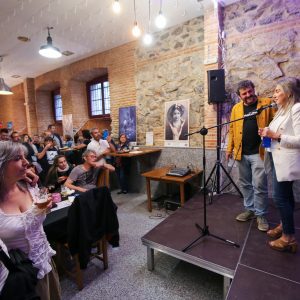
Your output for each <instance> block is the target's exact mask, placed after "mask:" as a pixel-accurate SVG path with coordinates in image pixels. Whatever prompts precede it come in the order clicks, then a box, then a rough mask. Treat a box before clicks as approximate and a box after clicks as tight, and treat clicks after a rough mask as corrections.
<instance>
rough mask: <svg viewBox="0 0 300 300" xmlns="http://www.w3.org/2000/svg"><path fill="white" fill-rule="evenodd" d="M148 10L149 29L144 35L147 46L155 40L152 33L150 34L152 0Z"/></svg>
mask: <svg viewBox="0 0 300 300" xmlns="http://www.w3.org/2000/svg"><path fill="white" fill-rule="evenodd" d="M148 12H149V22H148V30H147V32H146V34H145V35H144V37H143V42H144V44H145V45H146V46H149V45H151V44H152V42H153V38H152V35H151V34H150V22H151V18H150V16H151V14H150V0H149V10H148Z"/></svg>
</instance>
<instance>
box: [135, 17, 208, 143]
mask: <svg viewBox="0 0 300 300" xmlns="http://www.w3.org/2000/svg"><path fill="white" fill-rule="evenodd" d="M203 34H204V29H203V17H198V18H195V19H192V20H190V21H188V22H186V23H184V24H181V25H179V26H175V27H172V28H169V29H167V30H164V31H162V32H158V33H156V34H155V36H154V40H155V43H154V45H153V46H152V47H149V48H147V47H145V46H142V45H141V46H139V47H137V49H136V53H135V54H136V63H137V70H136V87H137V91H136V97H137V104H136V105H137V124H138V130H137V131H138V133H139V134H138V142H139V143H140V144H144V143H145V133H146V132H147V131H153V132H154V145H156V146H163V141H164V103H165V102H168V101H174V100H185V99H190V117H189V120H190V126H189V128H190V131H193V130H196V129H198V128H199V126H200V124H201V122H203V106H204V66H203V53H204V51H203ZM195 145H198V146H199V139H193V140H192V141H191V142H190V146H195Z"/></svg>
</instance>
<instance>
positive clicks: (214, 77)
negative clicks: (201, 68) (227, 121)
mask: <svg viewBox="0 0 300 300" xmlns="http://www.w3.org/2000/svg"><path fill="white" fill-rule="evenodd" d="M207 85H208V104H215V103H223V102H225V99H226V93H225V73H224V69H218V70H208V71H207Z"/></svg>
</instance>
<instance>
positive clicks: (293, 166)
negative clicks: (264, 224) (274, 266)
mask: <svg viewBox="0 0 300 300" xmlns="http://www.w3.org/2000/svg"><path fill="white" fill-rule="evenodd" d="M273 99H274V102H275V103H276V104H277V106H278V111H277V113H276V115H275V116H274V119H273V120H272V122H271V123H270V124H269V127H266V128H261V129H259V131H258V133H259V135H260V136H262V137H267V138H271V147H270V151H269V152H268V153H266V155H265V168H266V170H267V171H272V189H273V200H274V203H275V205H276V207H277V208H278V210H279V213H280V218H281V223H280V224H279V225H278V226H277V227H275V228H274V229H271V230H269V231H268V232H267V234H268V236H269V237H271V238H274V239H275V240H273V241H270V242H269V246H270V247H271V248H272V249H274V250H278V251H289V252H293V253H295V252H296V251H297V241H296V239H295V226H294V206H295V201H294V195H293V183H294V181H295V180H299V179H300V80H299V79H297V78H285V79H283V80H281V81H279V82H278V84H277V86H276V88H275V91H274V95H273Z"/></svg>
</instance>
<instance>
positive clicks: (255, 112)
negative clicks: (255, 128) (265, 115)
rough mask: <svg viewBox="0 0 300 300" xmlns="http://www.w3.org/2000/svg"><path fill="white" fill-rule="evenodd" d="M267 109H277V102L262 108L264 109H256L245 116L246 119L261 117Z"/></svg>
mask: <svg viewBox="0 0 300 300" xmlns="http://www.w3.org/2000/svg"><path fill="white" fill-rule="evenodd" d="M267 108H277V104H276V103H275V102H273V103H271V104H269V105H265V106H262V107H260V108H258V109H255V110H253V111H251V112H249V113H248V114H245V115H244V118H247V117H252V116H256V115H259V114H260V113H261V112H262V111H263V110H265V109H267Z"/></svg>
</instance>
